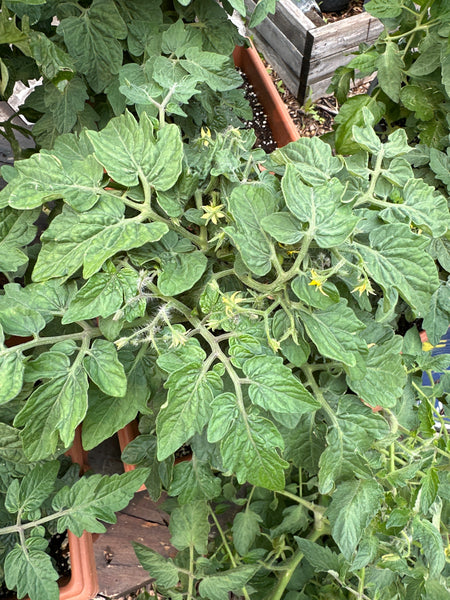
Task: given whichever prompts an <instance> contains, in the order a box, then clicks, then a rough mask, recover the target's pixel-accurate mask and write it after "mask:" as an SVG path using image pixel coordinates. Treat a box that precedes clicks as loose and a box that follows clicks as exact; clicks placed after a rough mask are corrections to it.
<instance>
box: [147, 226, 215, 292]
mask: <svg viewBox="0 0 450 600" xmlns="http://www.w3.org/2000/svg"><path fill="white" fill-rule="evenodd" d="M170 233H173V232H170ZM170 233H169V234H166V235H170ZM162 243H164V240H162ZM190 246H191V247H192V248H193V246H192V245H190ZM207 263H208V260H207V258H206V256H205V255H204V254H203V252H201V251H200V250H194V251H192V252H186V251H185V252H183V251H182V250H181V252H180V251H179V250H177V245H175V246H173V247H172V248H170V251H168V250H166V252H164V253H163V254H162V256H161V273H160V274H159V276H158V287H159V289H160V291H161V293H162V294H164V295H165V296H176V295H177V294H181V293H182V292H185V291H187V290H190V289H191V288H192V287H193V286H194V285H195V284H196V283H197V281H198V280H199V279H200V277H201V276H202V275H203V273H204V272H205V269H206V266H207Z"/></svg>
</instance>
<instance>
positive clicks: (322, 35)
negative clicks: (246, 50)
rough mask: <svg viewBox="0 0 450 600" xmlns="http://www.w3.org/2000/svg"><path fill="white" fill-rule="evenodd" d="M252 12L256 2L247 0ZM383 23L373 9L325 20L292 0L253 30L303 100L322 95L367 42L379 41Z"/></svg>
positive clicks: (281, 1)
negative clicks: (372, 11)
mask: <svg viewBox="0 0 450 600" xmlns="http://www.w3.org/2000/svg"><path fill="white" fill-rule="evenodd" d="M245 4H246V7H247V10H248V12H249V13H251V12H252V11H253V10H254V7H255V2H254V0H245ZM382 30H383V25H382V24H381V22H380V21H379V20H378V19H375V18H374V17H372V16H371V15H369V14H368V13H367V12H362V13H361V14H359V15H355V16H353V17H348V18H346V19H341V20H340V21H335V22H334V23H325V22H324V21H323V20H322V19H321V18H320V16H319V15H317V14H316V13H314V12H313V11H310V12H308V13H307V14H304V13H303V12H302V11H301V10H300V9H299V8H298V7H297V6H296V5H295V4H294V2H292V0H278V2H277V8H276V12H275V14H274V15H269V16H268V17H267V18H266V19H265V20H264V21H263V22H262V23H261V24H260V25H258V26H257V27H256V28H255V29H252V31H251V35H252V36H253V40H254V43H255V46H256V47H257V49H258V50H260V51H261V52H262V53H263V55H264V56H265V58H266V60H267V61H268V62H269V63H270V64H271V65H272V66H273V68H274V69H275V70H276V72H277V73H278V75H279V76H280V77H281V79H282V80H283V81H284V83H285V85H286V86H287V88H288V89H289V90H290V91H291V92H292V93H293V94H294V95H295V96H296V97H297V98H298V100H299V101H300V102H301V103H302V104H303V103H304V102H305V100H306V99H307V98H308V96H309V94H311V98H312V99H313V100H315V99H317V98H319V97H320V96H322V95H323V94H324V93H326V90H327V88H328V86H329V84H330V81H331V78H332V76H333V74H334V72H335V71H336V69H337V68H338V67H340V66H343V65H345V64H347V63H348V62H349V61H350V59H351V58H352V53H353V52H356V51H357V50H358V47H359V45H360V44H361V43H363V42H365V43H367V44H371V43H373V42H374V41H375V40H376V39H377V37H378V36H379V34H380V33H381V31H382Z"/></svg>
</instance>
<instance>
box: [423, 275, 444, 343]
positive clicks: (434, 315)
mask: <svg viewBox="0 0 450 600" xmlns="http://www.w3.org/2000/svg"><path fill="white" fill-rule="evenodd" d="M449 313H450V282H446V283H445V284H442V285H440V286H439V288H438V289H437V290H436V291H435V292H434V294H433V296H432V297H431V305H430V311H429V313H428V314H427V315H425V317H424V320H423V328H424V329H425V331H426V332H427V336H428V339H429V341H430V343H431V344H433V346H435V345H436V344H438V343H439V341H440V339H441V338H442V336H443V335H444V334H445V332H446V331H447V328H448V322H449V319H448V315H449Z"/></svg>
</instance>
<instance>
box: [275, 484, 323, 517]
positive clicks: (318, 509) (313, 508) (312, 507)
mask: <svg viewBox="0 0 450 600" xmlns="http://www.w3.org/2000/svg"><path fill="white" fill-rule="evenodd" d="M275 493H276V494H280V496H285V497H286V498H289V499H290V500H294V502H298V504H301V505H302V506H304V507H305V508H307V509H308V510H310V511H311V512H313V513H314V514H315V515H316V514H317V515H320V517H322V518H323V520H324V522H325V523H328V520H327V519H325V517H323V514H324V512H325V507H323V506H316V505H315V504H314V503H313V502H309V501H308V500H305V499H304V498H301V497H300V496H296V495H295V494H291V492H288V491H286V490H281V491H278V490H276V491H275Z"/></svg>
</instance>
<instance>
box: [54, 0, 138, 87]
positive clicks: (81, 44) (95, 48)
mask: <svg viewBox="0 0 450 600" xmlns="http://www.w3.org/2000/svg"><path fill="white" fill-rule="evenodd" d="M57 31H58V33H59V34H61V35H62V36H63V37H64V42H65V44H66V46H67V49H68V51H69V54H70V56H71V57H72V58H73V60H74V62H75V65H76V67H77V68H78V70H79V71H80V72H81V73H84V74H85V75H86V77H87V80H88V82H89V84H90V86H91V87H92V89H93V90H94V92H96V93H99V92H102V91H103V90H104V89H105V87H106V86H107V85H108V84H109V83H110V81H111V79H112V76H113V75H115V74H117V73H118V71H119V68H120V66H121V64H122V46H121V44H120V42H119V40H121V39H124V38H125V37H126V35H127V27H126V25H125V23H124V22H123V21H122V18H121V17H120V14H119V12H118V10H117V8H116V5H115V4H114V2H113V1H112V0H94V1H93V2H92V4H91V6H90V7H89V8H87V9H86V10H85V11H84V13H83V16H82V17H78V16H76V17H75V16H73V17H72V16H71V17H68V18H66V19H62V21H61V23H60V24H59V26H58V30H57Z"/></svg>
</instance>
